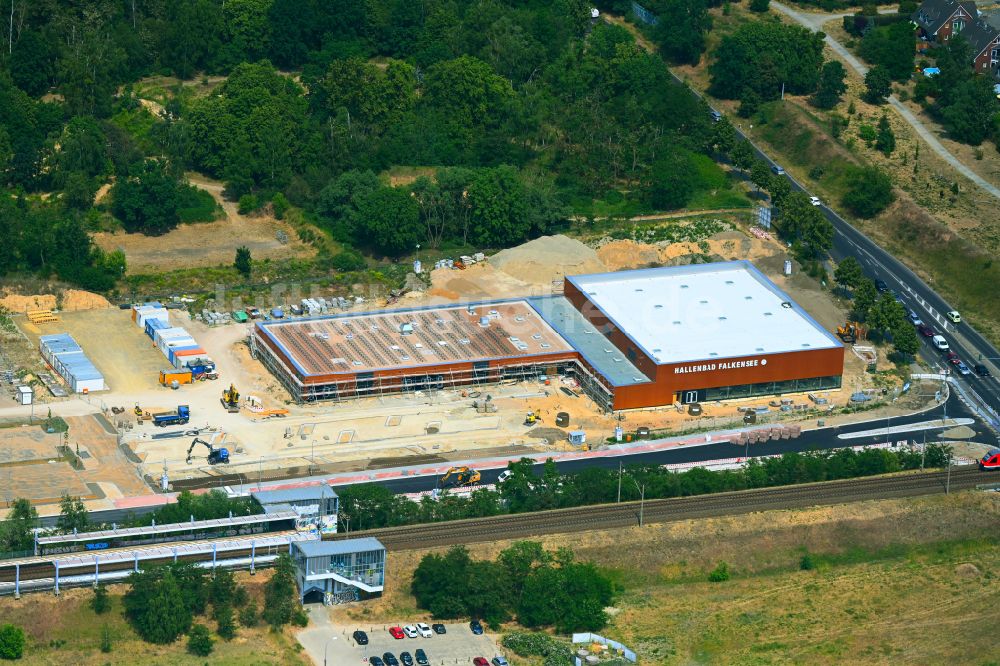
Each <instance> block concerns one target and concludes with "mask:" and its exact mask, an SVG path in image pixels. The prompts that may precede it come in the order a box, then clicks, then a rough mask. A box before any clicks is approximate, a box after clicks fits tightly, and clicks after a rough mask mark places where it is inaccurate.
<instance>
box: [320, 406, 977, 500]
mask: <svg viewBox="0 0 1000 666" xmlns="http://www.w3.org/2000/svg"><path fill="white" fill-rule="evenodd" d="M944 416H947V417H948V418H949V419H953V418H974V415H973V414H972V413H971V412H970V411H969V409H968V408H967V407H966V406H965V404H963V403H962V401H961V400H959V398H958V397H957V396H956V395H955V394H952V396H951V398H950V399H949V400H948V402H947V404H942V405H939V406H937V407H935V408H934V409H931V410H929V411H926V412H923V413H920V414H911V415H909V416H901V417H895V418H891V419H888V420H884V419H878V420H877V421H868V422H866V423H856V424H850V425H845V426H834V427H828V428H820V429H816V430H809V431H805V432H803V433H802V435H801V436H800V437H798V438H797V439H788V440H775V441H770V442H762V443H759V444H751V445H749V446H748V447H744V446H742V445H737V444H728V443H727V444H710V445H706V446H688V447H683V448H675V449H668V450H665V451H655V452H651V453H640V454H635V455H621V456H608V457H600V458H586V459H582V460H572V461H567V462H560V463H557V467H558V469H559V471H560V472H563V473H568V472H579V471H581V470H583V469H587V468H593V467H603V468H608V469H617V468H618V465H619V464H625V465H667V464H675V463H691V462H708V461H712V460H725V459H728V458H737V457H743V456H744V455H749V456H750V457H758V456H771V455H778V454H782V453H786V452H790V451H799V452H802V451H812V450H819V449H830V448H844V447H848V446H862V445H865V444H877V443H881V442H886V441H892V442H898V441H901V440H906V439H909V440H917V441H923V438H924V437H925V434H926V436H927V437H928V438H929V439H933V437H934V435H936V434H937V433H938V432H940V430H941V428H937V429H930V430H925V429H912V430H909V431H907V430H905V429H904V430H902V431H897V428H900V427H901V426H906V425H912V424H916V423H924V422H927V421H933V420H934V419H940V418H942V417H944ZM887 427H888V428H891V434H889V435H888V436H887V435H886V432H885V428H887ZM947 427H951V426H947ZM970 427H971V428H973V429H974V430H976V435H977V437H976V439H977V441H982V440H983V439H989V438H991V437H992V433H990V432H989V431H988V430H987V429H986V428H985V427H984V426H982V425H980V424H979V423H978V422H977V423H976V424H974V425H972V426H970ZM879 429H882V431H881V432H878V431H879ZM867 431H875V433H874V434H872V435H870V436H866V437H861V438H854V439H841V438H839V437H838V436H839V435H843V434H848V433H852V432H867ZM541 470H542V463H538V464H537V465H535V471H536V472H537V473H538V474H541ZM501 471H502V470H500V469H493V470H481V474H482V483H485V484H488V483H493V482H494V481H496V478H497V476H498V475H499V474H500V472H501ZM436 482H437V477H435V476H423V477H419V476H418V477H415V476H407V477H402V478H399V479H389V480H386V481H380V482H378V483H381V484H382V485H384V486H386V487H387V488H389V489H390V490H392V491H393V492H395V493H415V492H423V491H427V490H433V489H434V487H435V484H436ZM335 489H336V487H335Z"/></svg>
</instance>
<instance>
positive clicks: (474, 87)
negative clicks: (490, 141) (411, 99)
mask: <svg viewBox="0 0 1000 666" xmlns="http://www.w3.org/2000/svg"><path fill="white" fill-rule="evenodd" d="M513 96H514V91H513V89H512V88H511V85H510V81H508V80H507V79H505V78H503V77H502V76H499V75H498V74H497V73H496V72H494V71H493V68H491V67H490V66H489V65H488V64H487V63H485V62H483V61H482V60H479V59H478V58H474V57H472V56H468V55H464V56H461V57H459V58H456V59H455V60H447V61H444V62H439V63H437V64H435V65H433V66H431V67H430V68H428V70H427V74H426V76H425V79H424V87H423V97H422V100H423V101H424V102H425V103H426V104H427V105H429V106H430V107H432V108H434V109H435V110H437V111H438V112H440V113H441V115H442V117H444V118H447V119H448V122H449V124H451V125H452V126H453V127H456V128H461V129H462V130H463V133H471V132H473V131H474V129H475V128H476V127H480V126H482V125H484V124H487V123H496V122H498V121H499V120H500V113H501V112H502V111H503V109H504V108H505V107H506V105H507V104H508V103H509V102H511V101H512V99H513Z"/></svg>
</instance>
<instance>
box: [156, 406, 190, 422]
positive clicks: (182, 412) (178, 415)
mask: <svg viewBox="0 0 1000 666" xmlns="http://www.w3.org/2000/svg"><path fill="white" fill-rule="evenodd" d="M190 420H191V408H190V407H188V406H187V405H177V409H175V410H174V411H172V412H166V413H164V414H154V415H153V425H155V426H160V427H161V428H166V427H167V426H171V425H184V424H185V423H187V422H188V421H190Z"/></svg>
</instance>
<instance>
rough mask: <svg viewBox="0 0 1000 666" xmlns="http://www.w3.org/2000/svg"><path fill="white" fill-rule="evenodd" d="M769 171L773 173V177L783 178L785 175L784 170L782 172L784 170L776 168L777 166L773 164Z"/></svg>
mask: <svg viewBox="0 0 1000 666" xmlns="http://www.w3.org/2000/svg"><path fill="white" fill-rule="evenodd" d="M771 171H773V172H774V175H775V176H784V175H785V170H784V169H782V168H781V167H780V166H778V165H777V164H775V165H774V166H773V167H771Z"/></svg>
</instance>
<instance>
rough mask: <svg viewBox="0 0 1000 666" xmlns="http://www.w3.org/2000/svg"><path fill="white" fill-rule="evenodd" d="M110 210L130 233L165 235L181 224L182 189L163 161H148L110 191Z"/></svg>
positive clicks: (116, 183) (118, 181) (120, 180)
mask: <svg viewBox="0 0 1000 666" xmlns="http://www.w3.org/2000/svg"><path fill="white" fill-rule="evenodd" d="M111 198H112V201H113V203H112V206H111V211H112V212H113V213H114V214H115V217H117V218H118V219H120V220H121V222H122V226H123V227H125V230H126V231H128V232H130V233H144V234H147V235H150V236H158V235H161V234H165V233H167V232H168V231H170V230H171V229H173V228H174V227H176V226H177V225H178V224H179V223H180V214H179V213H178V209H179V206H180V186H179V184H178V182H177V180H176V179H175V178H174V177H173V176H171V175H170V174H169V173H167V170H166V168H165V167H164V165H163V164H162V163H161V162H158V161H156V160H146V161H145V162H144V163H143V164H142V166H141V167H140V168H139V169H137V170H136V172H135V173H134V174H133V175H131V176H129V177H127V178H119V179H118V180H117V181H116V182H115V185H114V187H112V188H111Z"/></svg>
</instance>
